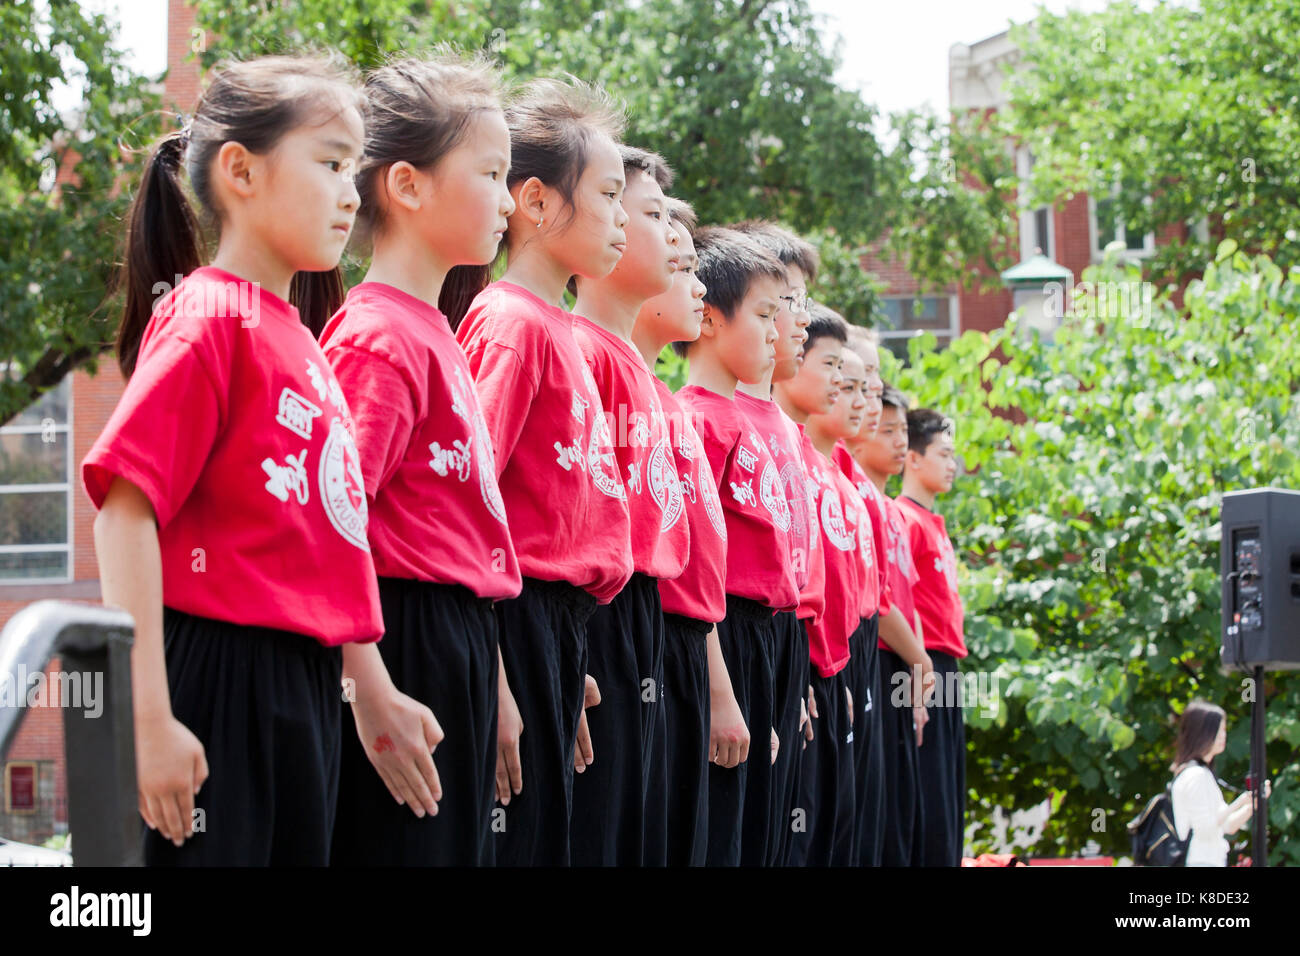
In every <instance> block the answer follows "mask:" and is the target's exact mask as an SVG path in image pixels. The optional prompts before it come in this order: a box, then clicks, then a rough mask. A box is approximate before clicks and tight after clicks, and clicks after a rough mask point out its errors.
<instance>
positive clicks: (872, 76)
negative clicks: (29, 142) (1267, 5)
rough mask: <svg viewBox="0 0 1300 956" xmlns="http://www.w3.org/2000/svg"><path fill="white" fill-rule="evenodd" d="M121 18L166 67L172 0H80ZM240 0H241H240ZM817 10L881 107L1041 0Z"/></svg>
mask: <svg viewBox="0 0 1300 956" xmlns="http://www.w3.org/2000/svg"><path fill="white" fill-rule="evenodd" d="M82 2H83V5H84V6H87V7H90V8H92V9H95V10H110V11H112V12H113V13H115V14H116V16H117V17H118V18H119V20H120V22H121V28H122V33H121V36H122V44H123V47H124V48H125V49H126V50H128V51H129V53H130V63H131V64H132V65H133V66H134V67H135V68H136V69H139V70H141V71H143V72H145V73H148V74H151V75H156V74H158V73H161V72H162V70H163V69H164V68H165V66H166V63H167V51H166V39H167V34H166V31H167V0H82ZM234 2H239V0H234ZM810 3H811V6H812V8H813V11H814V12H815V14H816V15H817V16H818V17H819V18H821V20H822V22H823V23H824V25H825V26H826V28H827V29H828V31H833V32H834V33H835V34H838V35H839V36H840V37H841V38H842V39H843V46H842V49H841V54H842V57H843V65H842V67H841V69H840V72H839V74H838V76H837V79H838V80H839V82H840V83H841V84H842V85H844V86H846V87H849V88H852V89H857V90H859V91H861V92H862V94H863V97H864V98H865V99H866V100H867V101H868V102H871V103H874V104H875V105H876V107H877V108H878V109H879V110H880V111H881V112H882V113H891V112H896V111H899V110H904V109H910V108H914V107H922V106H926V105H928V106H929V107H930V108H931V109H933V110H935V111H936V112H944V111H946V110H947V107H948V49H949V48H950V47H951V46H952V45H953V44H954V43H974V42H976V41H977V40H983V39H984V38H985V37H990V36H993V35H994V34H995V33H1001V32H1002V31H1003V30H1005V29H1006V28H1007V25H1008V23H1010V22H1012V21H1014V22H1016V23H1024V22H1026V21H1028V20H1031V19H1033V17H1034V14H1035V12H1036V10H1037V9H1038V7H1039V2H1038V0H902V2H899V0H810ZM1106 3H1107V0H1046V2H1044V3H1043V4H1042V5H1043V6H1045V7H1046V8H1047V9H1048V10H1050V11H1051V12H1053V13H1064V12H1065V11H1066V10H1069V9H1081V10H1086V11H1095V10H1100V9H1102V8H1103V7H1105V6H1106Z"/></svg>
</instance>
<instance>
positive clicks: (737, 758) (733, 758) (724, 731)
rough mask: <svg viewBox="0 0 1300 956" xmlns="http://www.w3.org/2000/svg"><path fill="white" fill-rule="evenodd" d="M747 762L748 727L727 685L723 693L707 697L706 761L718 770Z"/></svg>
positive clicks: (713, 693)
mask: <svg viewBox="0 0 1300 956" xmlns="http://www.w3.org/2000/svg"><path fill="white" fill-rule="evenodd" d="M748 759H749V728H748V727H746V726H745V718H744V715H742V714H741V712H740V705H739V704H737V703H736V695H735V694H734V693H732V692H731V688H730V686H728V687H727V688H726V692H725V693H718V692H716V689H715V691H714V692H712V693H710V694H709V762H710V763H716V764H717V765H718V766H719V767H727V768H728V769H730V768H731V767H736V766H739V765H740V764H742V763H744V762H745V761H746V760H748Z"/></svg>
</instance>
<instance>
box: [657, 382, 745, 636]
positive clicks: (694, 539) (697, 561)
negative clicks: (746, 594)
mask: <svg viewBox="0 0 1300 956" xmlns="http://www.w3.org/2000/svg"><path fill="white" fill-rule="evenodd" d="M655 385H656V387H657V390H658V393H659V400H660V403H661V405H662V407H663V410H664V413H665V414H666V415H667V416H668V426H669V429H670V430H671V432H672V444H673V452H674V454H675V455H676V456H677V475H678V478H679V480H680V481H681V486H682V495H683V498H684V500H685V503H686V518H687V520H688V521H689V522H690V528H691V538H690V544H691V547H690V552H689V557H688V560H687V562H686V567H685V568H684V569H683V570H682V573H681V574H680V575H678V576H677V577H675V578H673V579H672V580H670V581H665V580H662V579H661V580H660V581H659V597H660V598H661V599H662V601H663V606H664V612H665V613H667V614H680V615H682V616H683V617H691V618H695V620H697V621H707V622H708V623H710V624H716V623H718V622H719V621H721V620H722V619H723V618H724V617H726V616H727V522H726V519H725V518H724V517H723V513H722V502H721V501H720V500H719V498H718V487H717V485H716V484H715V483H714V478H713V472H712V470H711V469H710V467H709V458H708V455H707V454H706V453H705V450H704V443H703V442H702V441H701V440H700V436H699V434H698V433H697V432H696V431H695V426H694V425H693V424H692V422H691V419H690V416H688V415H687V414H686V412H685V410H684V409H683V408H682V406H681V405H680V404H679V403H678V401H677V397H676V396H675V395H673V393H672V392H670V391H669V390H668V386H667V385H665V384H664V383H663V382H661V381H659V380H658V379H655Z"/></svg>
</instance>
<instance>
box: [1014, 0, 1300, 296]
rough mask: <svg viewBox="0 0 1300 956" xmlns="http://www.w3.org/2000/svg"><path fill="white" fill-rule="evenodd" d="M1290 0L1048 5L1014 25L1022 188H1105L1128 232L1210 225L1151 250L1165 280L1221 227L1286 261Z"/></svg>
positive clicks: (1294, 77)
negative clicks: (1051, 8) (1028, 153)
mask: <svg viewBox="0 0 1300 956" xmlns="http://www.w3.org/2000/svg"><path fill="white" fill-rule="evenodd" d="M1295 27H1296V21H1295V4H1294V3H1293V2H1292V0H1199V2H1198V3H1196V4H1192V5H1181V4H1180V5H1175V4H1171V3H1160V4H1158V5H1156V6H1155V7H1154V8H1150V9H1142V8H1140V7H1139V6H1138V5H1137V4H1136V3H1134V2H1131V0H1130V2H1116V3H1112V4H1111V5H1110V6H1109V7H1107V8H1106V9H1105V10H1104V11H1102V12H1099V13H1094V14H1084V13H1079V12H1077V11H1076V12H1071V13H1067V14H1065V15H1063V16H1054V15H1052V14H1050V13H1047V12H1045V11H1043V12H1041V13H1040V15H1039V16H1038V17H1037V18H1036V19H1035V20H1034V21H1033V22H1032V24H1030V25H1027V26H1024V27H1021V28H1018V29H1017V30H1016V31H1015V33H1014V34H1013V35H1014V37H1015V39H1016V40H1017V43H1018V44H1019V46H1020V47H1021V50H1022V52H1023V58H1022V60H1021V63H1020V64H1019V66H1018V67H1017V69H1016V71H1015V73H1014V75H1013V76H1012V77H1011V79H1010V86H1009V95H1010V99H1011V106H1010V109H1009V110H1007V111H1006V115H1005V119H1006V120H1007V126H1008V130H1009V132H1010V133H1011V134H1012V135H1014V136H1015V137H1016V138H1018V139H1019V140H1020V141H1021V142H1023V143H1025V144H1026V145H1028V146H1029V147H1030V149H1031V150H1032V151H1033V153H1034V155H1035V158H1036V163H1035V166H1034V173H1033V190H1034V194H1035V196H1036V197H1037V198H1036V200H1035V201H1045V202H1052V201H1054V200H1057V199H1059V198H1061V197H1066V196H1069V195H1071V194H1073V193H1076V192H1088V193H1090V194H1092V195H1093V196H1094V197H1096V198H1105V197H1108V196H1110V195H1111V191H1112V189H1118V190H1119V192H1118V195H1117V199H1116V203H1117V207H1116V208H1117V212H1118V217H1119V219H1120V221H1121V222H1123V223H1125V224H1126V229H1127V230H1128V232H1129V233H1130V234H1133V233H1138V234H1141V233H1146V232H1157V233H1158V232H1159V230H1160V229H1162V228H1163V227H1166V226H1181V225H1185V224H1188V223H1191V224H1193V225H1195V224H1198V223H1200V222H1201V221H1202V220H1204V221H1205V222H1206V224H1207V225H1208V232H1209V234H1210V235H1209V238H1208V240H1207V239H1205V238H1204V237H1202V238H1201V239H1198V238H1197V237H1196V230H1195V229H1193V231H1192V235H1191V237H1190V238H1188V239H1187V240H1179V241H1175V242H1172V243H1170V244H1169V245H1167V246H1164V247H1163V248H1160V249H1158V250H1157V255H1156V257H1155V259H1154V261H1153V263H1152V270H1153V271H1152V274H1153V275H1155V276H1157V277H1159V278H1160V279H1164V280H1171V279H1177V278H1179V277H1181V276H1183V275H1185V274H1189V273H1191V274H1194V273H1195V272H1196V271H1199V267H1200V264H1202V263H1204V262H1206V261H1208V260H1209V259H1210V257H1211V256H1212V254H1213V248H1214V244H1215V243H1216V242H1217V240H1218V238H1230V239H1233V240H1234V241H1236V242H1237V243H1238V245H1239V246H1240V247H1241V248H1242V249H1246V250H1248V251H1252V252H1264V253H1268V254H1270V255H1271V256H1272V257H1273V258H1275V260H1276V261H1277V262H1278V264H1279V265H1280V266H1282V267H1283V268H1286V267H1287V266H1289V265H1290V264H1292V263H1294V262H1296V261H1298V257H1297V255H1296V252H1295V249H1296V239H1297V238H1298V237H1300V232H1298V231H1297V230H1300V181H1298V180H1297V179H1296V177H1295V175H1294V173H1293V167H1294V164H1295V157H1296V155H1297V154H1298V153H1300V119H1298V118H1297V113H1296V103H1297V102H1298V101H1300V32H1298V31H1297V30H1296V29H1295Z"/></svg>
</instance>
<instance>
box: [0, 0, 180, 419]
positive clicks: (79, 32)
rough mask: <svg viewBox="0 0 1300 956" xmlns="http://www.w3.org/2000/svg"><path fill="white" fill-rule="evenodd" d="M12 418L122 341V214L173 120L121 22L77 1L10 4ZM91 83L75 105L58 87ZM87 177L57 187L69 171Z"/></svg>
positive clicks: (5, 219)
mask: <svg viewBox="0 0 1300 956" xmlns="http://www.w3.org/2000/svg"><path fill="white" fill-rule="evenodd" d="M0 30H2V31H3V34H4V37H5V42H4V44H3V45H2V46H0V128H3V130H4V136H2V137H0V236H2V237H3V239H4V241H3V242H0V301H3V302H4V303H5V306H4V310H3V312H2V313H0V365H3V366H4V367H3V370H0V423H2V422H4V421H6V420H8V419H9V418H11V417H13V416H14V415H15V414H17V413H18V412H19V411H21V410H22V409H23V408H25V407H26V406H28V405H29V404H31V403H32V402H33V401H34V400H35V399H36V398H37V397H38V396H39V395H40V394H41V393H42V392H43V391H44V390H46V389H47V388H50V387H52V386H54V385H56V384H58V382H59V381H60V380H62V378H63V376H64V375H66V374H67V373H68V372H70V371H71V370H72V369H73V368H75V367H76V366H77V365H79V364H81V363H83V362H88V363H92V364H93V362H94V359H95V357H96V356H97V355H98V354H99V353H100V352H101V351H102V349H103V348H105V347H106V345H107V344H108V343H110V342H111V341H112V336H113V332H114V329H115V323H116V318H117V317H116V316H115V315H113V314H112V310H111V309H109V308H105V307H104V301H105V298H106V296H107V293H108V287H109V282H110V280H111V279H112V274H113V263H114V262H115V260H116V255H117V243H118V240H119V234H120V228H119V225H118V224H119V223H120V221H121V219H122V216H123V215H124V213H125V210H126V205H127V202H128V200H129V198H130V195H129V190H128V188H127V187H128V186H129V184H130V183H132V182H134V181H135V179H136V178H137V177H138V174H139V159H140V157H139V156H138V155H135V154H131V153H124V152H123V151H122V150H121V149H119V140H122V141H124V142H125V143H126V145H128V146H130V145H131V144H132V143H134V142H139V141H144V142H147V141H148V140H149V139H151V138H152V137H153V135H154V134H155V133H156V132H157V130H158V129H159V128H160V124H161V123H162V122H163V121H164V118H163V117H162V116H160V115H158V114H157V113H155V112H154V111H155V110H156V109H157V105H158V102H157V97H156V96H155V94H154V93H153V92H152V91H151V90H150V89H149V88H148V87H147V85H146V84H145V83H144V81H143V80H142V79H141V78H140V77H138V76H135V75H133V74H132V73H131V72H130V71H129V70H128V69H127V68H126V67H125V66H124V65H123V63H122V57H121V54H120V53H119V51H118V50H117V49H116V48H115V46H114V41H115V36H114V28H113V26H112V24H111V23H110V22H109V21H108V20H106V19H105V18H104V16H102V15H100V14H93V13H90V12H88V11H87V10H85V9H83V7H82V5H81V4H79V3H76V2H75V0H47V2H45V3H42V4H36V3H32V2H24V3H16V4H5V5H4V6H0ZM60 83H65V84H68V85H70V86H73V87H78V86H80V87H84V90H85V95H84V96H83V98H82V101H81V103H80V105H79V106H78V107H77V108H76V109H75V110H71V111H64V112H63V113H60V111H59V110H58V109H57V108H56V106H55V99H56V89H57V85H58V84H60ZM74 163H75V175H73V176H71V177H69V178H65V179H64V181H63V182H60V183H58V184H57V185H56V175H57V173H58V171H59V170H61V169H65V168H73V164H74Z"/></svg>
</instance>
